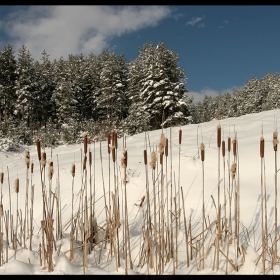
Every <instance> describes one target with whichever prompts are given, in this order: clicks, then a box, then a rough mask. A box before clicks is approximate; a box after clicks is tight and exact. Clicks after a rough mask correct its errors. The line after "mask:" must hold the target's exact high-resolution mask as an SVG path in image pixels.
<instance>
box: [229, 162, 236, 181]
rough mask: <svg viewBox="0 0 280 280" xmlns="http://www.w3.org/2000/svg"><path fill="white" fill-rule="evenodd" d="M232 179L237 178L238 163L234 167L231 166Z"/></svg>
mask: <svg viewBox="0 0 280 280" xmlns="http://www.w3.org/2000/svg"><path fill="white" fill-rule="evenodd" d="M230 171H231V178H232V179H234V178H235V174H236V162H234V163H233V164H232V165H231V169H230Z"/></svg>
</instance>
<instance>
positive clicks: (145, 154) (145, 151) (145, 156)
mask: <svg viewBox="0 0 280 280" xmlns="http://www.w3.org/2000/svg"><path fill="white" fill-rule="evenodd" d="M144 164H145V165H147V150H144Z"/></svg>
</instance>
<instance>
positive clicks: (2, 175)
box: [0, 172, 4, 184]
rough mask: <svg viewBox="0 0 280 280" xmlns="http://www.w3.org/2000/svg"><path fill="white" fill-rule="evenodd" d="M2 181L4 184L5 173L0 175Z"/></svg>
mask: <svg viewBox="0 0 280 280" xmlns="http://www.w3.org/2000/svg"><path fill="white" fill-rule="evenodd" d="M0 181H1V184H3V182H4V173H3V172H1V173H0Z"/></svg>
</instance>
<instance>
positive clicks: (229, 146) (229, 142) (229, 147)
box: [228, 137, 231, 152]
mask: <svg viewBox="0 0 280 280" xmlns="http://www.w3.org/2000/svg"><path fill="white" fill-rule="evenodd" d="M230 150H231V139H230V137H229V138H228V152H230Z"/></svg>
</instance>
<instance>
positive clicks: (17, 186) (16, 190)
mask: <svg viewBox="0 0 280 280" xmlns="http://www.w3.org/2000/svg"><path fill="white" fill-rule="evenodd" d="M15 192H16V193H18V192H19V178H16V180H15Z"/></svg>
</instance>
